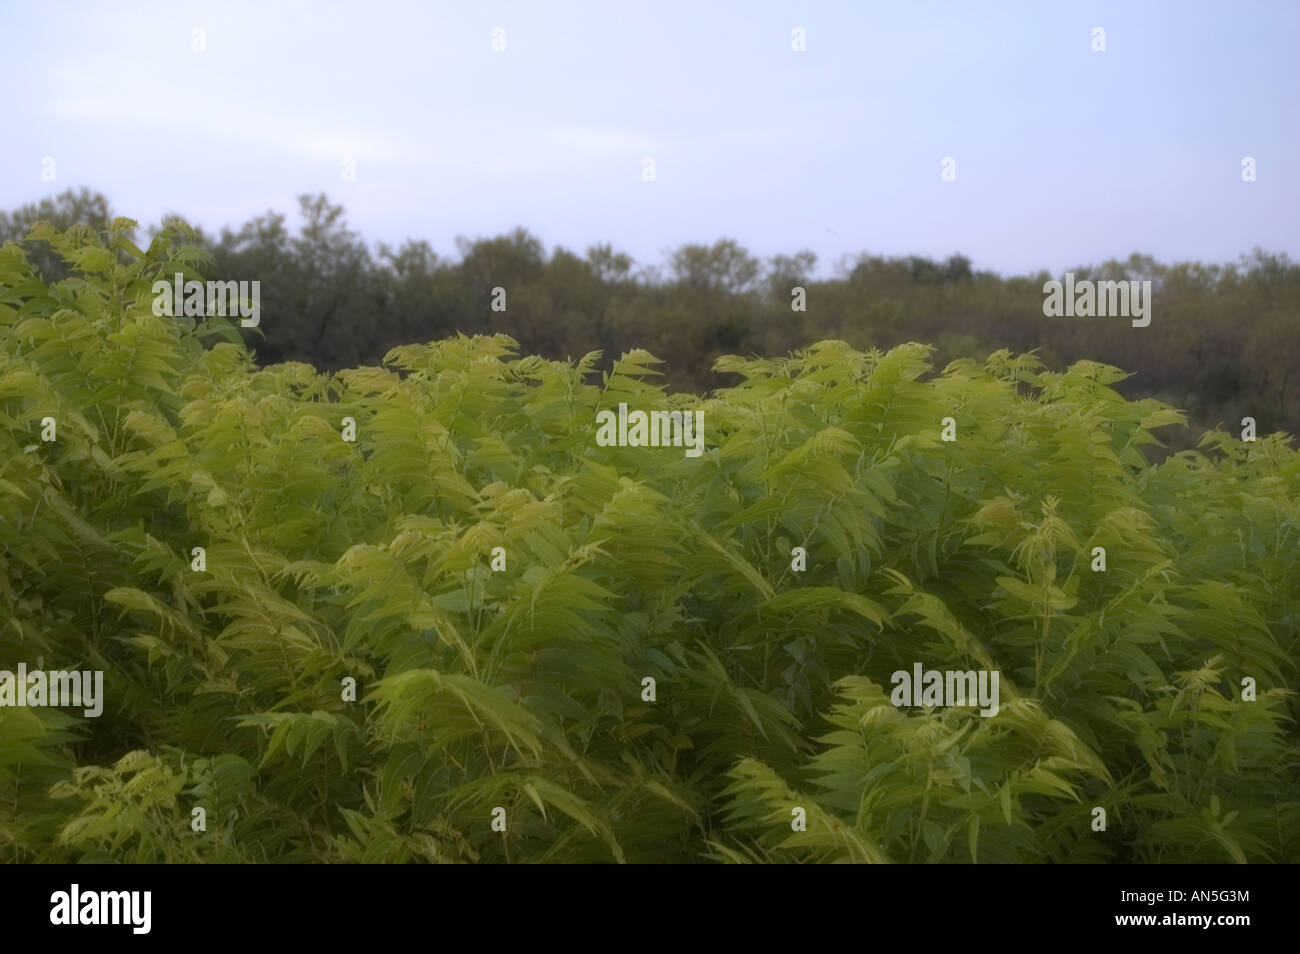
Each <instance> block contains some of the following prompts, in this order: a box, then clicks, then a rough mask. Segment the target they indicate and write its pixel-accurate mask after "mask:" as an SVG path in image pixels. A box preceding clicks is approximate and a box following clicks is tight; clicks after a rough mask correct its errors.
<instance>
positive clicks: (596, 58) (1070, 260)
mask: <svg viewBox="0 0 1300 954" xmlns="http://www.w3.org/2000/svg"><path fill="white" fill-rule="evenodd" d="M2 16H3V21H4V33H5V37H6V43H5V50H6V60H7V70H6V72H7V74H8V75H9V77H10V82H9V84H8V86H7V93H6V95H5V97H4V105H3V106H0V109H2V110H3V111H4V112H5V113H6V116H5V121H4V123H3V125H2V126H0V128H3V129H4V131H5V143H4V148H3V149H0V207H3V208H5V209H12V208H14V207H16V206H19V205H22V204H25V203H28V202H32V201H35V200H39V199H41V198H43V197H46V196H52V195H55V194H57V193H59V192H62V191H64V190H65V189H68V188H79V187H81V186H88V187H90V188H92V189H97V190H99V191H101V192H103V193H104V194H105V195H107V196H108V198H109V200H110V201H111V203H112V205H113V208H114V210H115V211H116V212H117V213H118V214H121V215H128V216H130V217H131V218H134V219H137V220H138V221H140V222H142V223H146V224H147V223H156V222H157V221H159V220H160V219H161V217H162V216H163V215H164V214H168V213H180V214H182V215H185V216H186V217H187V218H188V219H189V220H190V221H191V222H193V223H194V224H197V225H200V226H202V227H204V228H205V229H207V230H209V231H212V232H215V231H217V230H218V229H219V228H220V227H222V226H235V225H238V224H240V223H242V222H244V221H246V220H247V219H249V218H250V217H252V216H254V215H257V214H261V213H263V212H265V211H267V210H268V209H271V210H275V211H278V212H284V213H286V214H288V216H289V221H290V223H291V224H295V225H296V223H297V221H298V218H297V212H296V210H297V201H296V198H295V197H296V196H297V195H299V194H301V193H305V192H310V193H316V192H324V193H326V194H327V195H328V196H329V197H330V199H331V200H332V201H334V202H337V203H341V204H343V205H344V206H346V208H347V219H348V223H349V225H350V226H351V227H352V228H354V229H356V230H357V231H359V232H360V233H361V234H362V235H363V236H364V237H365V238H366V239H367V240H368V241H370V242H372V243H373V242H379V241H384V242H388V243H389V244H396V243H398V242H400V241H402V240H403V239H406V238H420V239H425V240H427V241H429V242H430V243H431V244H432V245H433V247H434V249H435V251H437V252H438V253H439V254H440V255H444V256H452V257H455V255H456V249H455V244H454V240H455V237H456V236H458V235H463V236H466V237H470V238H475V237H483V236H490V235H497V234H500V233H503V232H506V231H509V230H511V229H513V228H515V227H516V226H522V227H524V228H526V229H528V230H529V231H531V232H532V233H533V234H534V235H536V236H537V237H539V238H540V239H541V240H542V241H543V242H544V243H545V244H546V246H547V248H548V249H550V248H553V247H554V246H556V245H562V246H564V247H566V248H568V249H570V250H572V251H575V252H577V253H579V254H581V253H582V252H584V251H585V250H586V249H587V247H589V246H590V245H592V244H595V243H602V242H609V243H612V244H613V245H614V247H615V248H616V249H619V250H622V251H626V252H628V253H630V254H632V255H633V256H634V257H635V258H636V259H637V261H638V262H639V263H642V264H655V263H660V262H662V261H663V260H664V258H665V252H666V251H667V250H668V249H671V248H675V247H677V246H679V245H681V244H683V243H686V242H701V243H712V242H714V241H716V240H717V239H720V238H723V237H730V238H734V239H735V240H737V241H738V242H739V243H741V244H742V245H744V246H745V247H746V248H748V249H749V250H750V251H751V252H752V253H754V254H756V255H760V256H764V257H766V256H769V255H773V254H777V253H793V252H796V251H798V250H800V249H809V250H811V251H813V252H815V253H817V256H818V273H819V274H823V275H825V274H830V273H831V271H832V266H833V265H834V264H835V263H836V262H838V261H840V260H841V258H842V257H843V256H844V255H845V254H853V255H856V254H858V253H860V252H870V253H873V254H880V255H887V256H893V255H909V254H917V255H925V256H928V257H933V258H943V257H946V256H948V255H950V254H952V253H955V252H960V253H962V254H964V255H967V256H968V257H970V258H971V259H972V260H973V262H974V265H975V267H976V268H981V269H991V270H994V271H997V272H1000V273H1002V274H1004V275H1005V274H1027V273H1033V272H1037V271H1038V270H1040V269H1047V270H1049V271H1051V272H1053V273H1057V274H1059V273H1060V272H1062V271H1063V270H1065V269H1067V268H1070V267H1073V266H1076V265H1087V264H1096V263H1100V262H1102V261H1105V260H1106V259H1110V258H1126V257H1127V256H1128V255H1129V253H1131V252H1134V251H1139V252H1143V253H1146V254H1150V255H1153V256H1155V257H1156V258H1157V259H1158V260H1161V261H1165V262H1173V261H1184V260H1198V261H1205V262H1220V263H1221V262H1228V261H1235V260H1236V259H1237V258H1238V257H1239V256H1240V255H1242V254H1243V253H1246V252H1249V251H1250V250H1251V249H1252V248H1254V247H1256V246H1259V247H1263V248H1264V249H1266V250H1268V251H1271V252H1275V253H1287V254H1289V255H1290V256H1291V257H1292V258H1297V257H1300V228H1298V227H1297V225H1296V210H1297V209H1298V208H1300V186H1298V185H1297V177H1298V176H1300V122H1297V119H1300V109H1298V108H1297V105H1298V102H1297V101H1298V100H1300V67H1298V66H1297V54H1296V52H1295V49H1294V47H1295V43H1296V38H1297V36H1300V3H1297V2H1295V0H1273V2H1250V0H1223V2H1215V3H1210V2H1197V0H1155V2H1147V0H1143V2H1133V0H1118V2H1073V0H1071V2H1051V3H1044V2H1041V0H1034V2H1013V0H996V2H995V0H987V2H970V0H966V2H962V0H953V2H910V0H909V2H888V3H886V2H867V0H846V2H839V0H826V2H767V0H734V2H711V0H706V2H698V0H695V2H677V0H654V2H650V3H633V2H627V3H623V2H617V3H611V2H608V0H593V2H586V3H578V2H550V0H526V2H517V3H506V2H492V0H464V2H459V0H458V2H450V3H440V2H409V3H385V2H366V3H356V2H351V3H323V2H322V3H317V2H311V3H307V2H283V3H256V2H254V3H245V2H242V0H215V2H211V3H191V2H183V0H178V2H159V3H114V4H103V3H59V2H44V3H38V2H30V0H5V2H4V4H3V14H2ZM1097 27H1101V28H1102V29H1104V31H1105V34H1104V42H1105V50H1104V51H1101V52H1098V51H1095V50H1094V49H1093V48H1094V46H1096V45H1097V39H1098V37H1097V35H1096V34H1095V33H1094V30H1095V28H1097ZM497 28H500V29H501V30H503V31H504V32H503V33H502V32H499V31H498V32H494V31H496V30H497ZM796 29H800V30H802V31H803V32H802V37H803V43H804V45H805V47H806V49H804V50H802V51H796V50H795V49H793V47H794V46H795V45H796V44H797V42H798V36H797V35H796V33H795V31H796ZM196 31H200V32H196ZM494 40H495V42H496V45H497V46H501V45H502V41H504V49H497V50H494V49H493V45H494ZM196 47H202V49H196ZM1246 157H1250V158H1252V159H1253V160H1254V162H1255V170H1256V172H1255V175H1256V181H1254V182H1243V180H1242V161H1243V159H1244V158H1246ZM49 158H53V160H54V165H53V169H54V175H55V179H54V181H45V180H44V179H43V178H42V173H43V171H44V170H48V168H49V164H48V163H47V162H46V160H47V159H49ZM647 158H652V159H653V160H654V165H653V173H654V179H653V181H646V176H647V171H646V170H647V164H646V162H645V160H646V159H647ZM948 158H950V159H952V160H954V162H953V163H952V164H950V165H948V166H947V167H946V168H947V169H948V170H949V172H950V173H953V172H955V177H956V178H955V181H944V178H943V172H944V169H945V166H944V164H943V163H944V160H945V159H948ZM349 163H350V164H351V165H349ZM350 172H351V173H354V175H353V176H351V177H349V173H350Z"/></svg>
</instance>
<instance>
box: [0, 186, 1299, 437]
mask: <svg viewBox="0 0 1300 954" xmlns="http://www.w3.org/2000/svg"><path fill="white" fill-rule="evenodd" d="M299 212H300V218H301V224H300V225H299V227H298V228H297V230H296V232H295V231H294V230H292V229H290V227H289V226H288V225H287V223H286V216H285V215H284V214H283V213H279V212H275V211H268V212H266V213H265V214H263V215H259V216H256V217H254V218H252V219H250V220H249V221H247V222H245V223H244V224H243V225H241V226H240V227H239V228H237V229H231V228H223V229H222V230H221V231H220V232H219V233H218V234H215V235H214V234H210V233H208V232H205V231H204V230H203V229H202V228H199V227H193V233H192V234H193V238H194V242H195V244H196V245H198V246H199V247H200V248H201V249H202V250H203V252H204V253H205V254H206V256H207V259H208V260H207V261H206V262H203V263H200V264H199V266H198V267H199V271H200V273H201V274H203V275H204V277H206V278H209V279H218V280H230V279H235V280H239V279H243V280H258V281H260V282H261V305H262V314H263V316H264V317H263V320H262V322H261V324H260V325H259V327H257V328H250V329H245V330H244V331H243V332H242V333H243V334H244V335H245V338H246V341H247V344H248V345H249V347H250V348H251V349H253V350H254V351H255V352H256V354H257V356H258V360H259V362H261V363H263V364H272V363H277V362H283V361H301V362H305V363H308V364H311V365H313V366H315V367H316V368H318V369H321V370H335V369H339V368H344V367H353V366H356V365H361V364H378V363H379V362H380V361H381V359H382V358H383V356H384V354H386V353H387V352H388V351H389V350H390V349H391V348H393V347H396V346H398V345H401V344H408V343H413V342H425V341H431V340H435V339H440V338H444V337H447V336H450V335H454V334H456V333H463V334H466V335H474V334H484V333H492V334H495V333H504V334H507V335H509V336H510V337H512V338H514V339H515V340H516V341H518V342H519V344H520V347H521V348H522V349H523V351H524V352H525V353H533V354H538V355H542V356H544V357H548V358H556V359H563V358H570V357H580V356H581V355H584V354H586V353H588V352H590V351H593V350H599V351H601V352H603V355H604V358H603V367H606V368H608V367H609V366H610V364H611V363H612V361H613V360H615V359H616V358H617V357H618V356H619V355H620V354H623V353H625V352H627V351H629V350H632V349H633V348H644V349H646V350H648V351H650V352H651V353H653V354H655V355H656V356H657V357H659V358H662V359H664V361H665V362H666V365H665V367H666V368H667V369H668V370H667V371H666V372H665V374H666V383H667V384H668V385H669V386H670V387H671V388H673V389H675V390H676V389H683V390H691V391H700V392H702V391H707V390H710V389H713V388H716V387H720V386H724V385H727V384H731V383H734V382H735V380H736V378H735V376H734V375H730V374H725V373H722V372H718V371H715V370H714V368H713V365H714V362H715V360H716V359H717V358H718V357H719V356H720V355H724V354H741V355H759V356H764V357H773V356H780V355H784V354H787V353H789V352H792V351H795V350H798V349H799V348H802V347H804V346H806V345H808V344H810V343H812V342H816V341H821V340H824V339H828V338H831V339H840V340H843V341H845V342H847V343H848V344H850V345H851V346H853V347H856V348H871V347H877V348H889V347H892V346H894V345H897V344H900V343H903V342H906V341H921V342H925V343H927V344H930V345H933V346H934V347H935V349H936V360H937V362H938V366H939V367H942V366H943V364H944V363H945V362H946V361H949V360H953V359H956V358H961V357H979V356H981V355H987V354H989V353H990V352H992V351H995V350H997V349H1000V348H1010V349H1012V350H1013V351H1017V352H1020V351H1029V350H1035V351H1036V352H1037V354H1038V355H1039V356H1040V358H1042V360H1043V361H1044V362H1045V363H1046V364H1047V365H1048V366H1049V367H1060V366H1062V365H1065V364H1069V363H1072V362H1074V361H1077V360H1081V359H1090V360H1094V361H1100V362H1104V363H1107V364H1113V365H1116V366H1119V367H1122V368H1125V369H1126V370H1129V371H1131V372H1132V376H1131V377H1130V378H1129V379H1128V380H1126V381H1125V382H1123V383H1122V384H1121V385H1119V390H1120V391H1121V392H1123V393H1125V394H1126V395H1127V396H1130V397H1146V396H1151V397H1156V398H1159V399H1161V400H1164V401H1167V402H1169V403H1171V404H1174V405H1175V406H1177V407H1180V408H1182V409H1183V410H1185V411H1186V412H1187V414H1188V416H1189V419H1190V420H1191V422H1192V424H1193V428H1192V431H1193V433H1189V434H1186V435H1183V436H1182V437H1181V438H1178V439H1177V440H1176V443H1181V444H1183V445H1184V446H1185V445H1186V444H1187V443H1188V442H1191V441H1194V439H1195V436H1196V435H1197V434H1199V432H1200V431H1201V430H1205V429H1209V428H1213V427H1215V426H1219V425H1222V426H1225V427H1228V428H1230V429H1231V428H1236V427H1238V426H1239V422H1240V419H1241V418H1242V417H1246V416H1249V417H1253V418H1255V419H1256V420H1257V421H1258V424H1259V429H1260V431H1261V432H1265V433H1267V432H1271V431H1277V430H1281V431H1286V432H1289V433H1297V432H1300V370H1298V369H1300V264H1297V263H1294V262H1292V261H1290V259H1289V258H1288V257H1287V256H1286V255H1285V254H1273V253H1269V252H1267V251H1264V250H1261V249H1255V250H1254V251H1252V252H1251V253H1249V254H1247V255H1243V256H1242V257H1241V259H1240V260H1239V261H1238V262H1235V263H1228V264H1204V263H1199V262H1184V263H1176V264H1172V265H1170V264H1162V263H1160V262H1157V261H1155V260H1154V259H1153V258H1151V257H1150V256H1147V255H1142V254H1137V253H1135V254H1133V255H1131V256H1130V257H1129V258H1128V259H1127V260H1124V261H1108V262H1105V263H1103V264H1101V265H1095V266H1088V265H1081V266H1079V267H1076V268H1074V269H1072V271H1073V272H1074V274H1075V277H1076V279H1091V280H1094V281H1104V280H1150V281H1151V282H1152V283H1153V286H1152V287H1153V294H1154V306H1153V318H1152V322H1151V325H1150V326H1149V327H1146V328H1132V327H1130V325H1129V323H1128V322H1127V321H1125V320H1123V319H1118V318H1047V317H1044V315H1043V300H1044V292H1043V284H1044V282H1046V281H1048V280H1049V279H1053V278H1057V279H1059V278H1060V276H1055V275H1049V274H1048V273H1047V272H1045V271H1044V272H1041V273H1039V274H1035V275H1024V276H1009V277H1004V276H1001V275H999V274H997V273H995V272H992V271H980V270H976V269H975V268H973V267H972V262H971V261H970V259H969V258H967V257H965V256H962V255H952V256H951V257H949V258H948V259H947V260H945V261H934V260H931V259H928V258H924V257H919V256H907V257H893V258H888V257H882V256H877V255H869V254H861V255H858V256H848V257H845V258H844V259H842V260H841V261H840V262H838V263H836V266H835V268H834V274H833V276H832V277H829V278H825V277H817V276H816V274H815V272H816V266H817V259H816V256H815V255H814V254H813V253H812V252H809V251H799V252H795V253H793V254H784V255H776V256H772V257H770V258H768V259H766V260H763V259H760V258H758V257H756V256H754V255H752V254H751V253H750V252H749V251H747V250H746V249H745V248H744V247H742V246H741V245H740V244H738V243H737V242H736V241H734V240H732V239H729V238H723V239H720V240H719V241H717V242H715V243H713V244H712V245H702V244H685V245H682V246H680V247H678V248H677V249H675V250H673V251H671V252H670V253H669V254H668V256H667V258H666V261H665V262H664V263H663V264H662V265H654V264H643V263H638V262H636V261H635V260H634V259H633V258H632V256H630V255H628V254H627V253H625V252H621V251H618V250H617V249H616V248H615V247H614V246H613V245H611V244H599V245H593V246H591V247H590V248H588V249H587V250H586V251H585V252H584V253H583V254H578V253H575V252H573V251H571V250H569V249H566V248H563V247H556V248H554V249H551V250H550V251H549V252H548V251H547V249H546V247H545V245H544V243H543V241H542V240H541V239H540V238H538V237H537V236H534V235H532V234H531V233H529V232H528V231H526V230H524V229H515V230H514V231H512V232H510V233H508V234H505V235H499V236H496V237H490V238H476V239H469V238H459V239H457V243H456V244H457V249H456V253H457V254H456V256H455V257H452V256H449V255H445V254H441V253H440V252H439V251H437V250H435V249H434V248H433V247H432V246H431V245H430V244H429V243H428V242H427V241H424V240H421V239H415V238H413V239H408V240H406V241H405V242H403V243H401V244H400V245H398V246H397V247H395V248H394V247H391V246H389V245H387V244H384V243H379V244H378V245H377V246H376V247H374V248H373V249H372V248H371V246H370V245H369V244H368V243H367V242H366V241H365V240H364V239H363V238H362V237H361V236H360V235H359V234H358V233H357V232H355V231H353V230H352V229H350V228H349V227H348V224H347V220H346V217H345V209H344V207H343V206H342V205H336V204H334V203H332V202H331V201H330V200H329V199H328V198H327V197H326V196H325V195H304V196H301V197H299ZM113 214H114V213H113V212H112V210H111V208H110V206H109V202H108V200H107V199H106V197H104V196H103V195H102V194H100V193H96V192H92V191H90V190H87V189H82V190H80V191H76V192H74V191H68V192H65V193H63V194H61V195H59V196H57V197H55V198H50V199H45V200H42V201H41V202H38V203H32V204H29V205H26V206H23V207H21V208H19V209H16V210H14V211H12V212H8V213H5V212H0V242H3V241H11V240H12V241H18V240H22V239H23V238H24V236H26V235H27V233H28V230H29V229H30V228H31V226H32V225H33V224H35V223H36V222H37V221H48V222H50V223H51V224H53V225H54V226H56V227H57V228H61V229H63V228H67V227H69V226H71V225H73V224H78V223H81V224H87V225H90V226H92V227H103V225H104V224H106V223H107V222H108V221H109V220H110V219H111V218H112V216H113ZM173 218H182V220H183V217H173ZM26 245H27V251H28V255H29V257H30V258H31V259H32V260H33V261H34V262H35V263H36V264H37V266H38V268H39V269H40V271H41V274H42V276H43V277H44V278H45V279H46V280H47V281H54V280H58V279H60V278H63V277H66V268H67V266H66V265H64V264H63V263H62V261H61V260H60V259H59V258H58V256H56V255H54V254H53V253H52V252H51V250H50V249H48V248H46V247H43V243H40V242H31V241H29V242H27V243H26ZM497 288H501V289H504V291H505V300H504V305H505V307H504V310H494V308H493V304H494V301H495V302H496V303H497V308H500V306H501V296H500V295H499V294H495V295H494V289H497ZM796 289H802V292H800V291H797V290H796ZM801 299H802V300H801ZM800 304H802V305H803V308H804V310H795V307H796V306H798V305H800Z"/></svg>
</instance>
